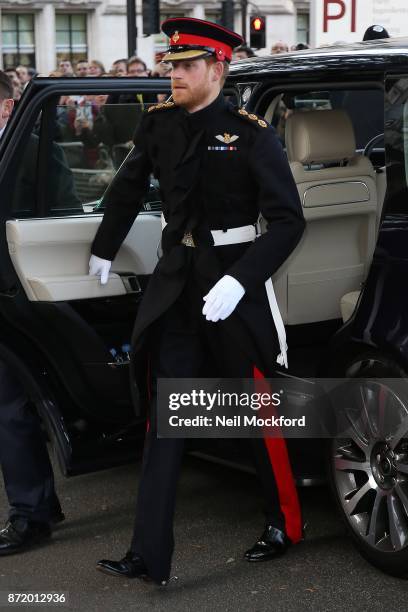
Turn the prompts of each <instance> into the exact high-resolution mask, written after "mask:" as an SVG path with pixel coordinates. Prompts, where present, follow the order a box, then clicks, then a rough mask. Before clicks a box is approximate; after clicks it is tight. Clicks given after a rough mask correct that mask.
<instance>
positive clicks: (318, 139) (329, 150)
mask: <svg viewBox="0 0 408 612" xmlns="http://www.w3.org/2000/svg"><path fill="white" fill-rule="evenodd" d="M285 141H286V150H287V154H288V159H289V161H297V162H301V163H302V164H311V163H314V162H315V163H324V162H337V161H341V160H343V159H350V158H351V157H353V156H354V155H355V154H356V139H355V136H354V129H353V124H352V123H351V119H350V117H349V116H348V114H347V113H346V112H345V111H343V110H313V111H298V112H294V113H293V114H291V115H289V117H288V118H287V120H286V129H285Z"/></svg>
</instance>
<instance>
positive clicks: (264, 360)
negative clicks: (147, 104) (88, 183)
mask: <svg viewBox="0 0 408 612" xmlns="http://www.w3.org/2000/svg"><path fill="white" fill-rule="evenodd" d="M151 173H153V174H154V176H155V177H156V178H157V179H158V181H159V184H160V190H161V198H162V202H163V212H164V216H165V219H166V221H167V226H166V227H165V229H164V231H163V235H162V249H163V256H162V257H161V259H160V260H159V262H158V264H157V266H156V268H155V270H154V272H153V274H152V277H151V279H150V281H149V284H148V287H147V289H146V292H145V295H144V298H143V300H142V303H141V305H140V308H139V312H138V315H137V318H136V324H135V330H134V344H135V345H136V346H140V340H141V337H142V333H143V332H144V331H145V330H146V329H147V327H148V326H149V325H150V323H152V322H153V321H154V320H155V319H157V317H158V316H160V314H162V313H163V312H164V311H165V310H166V309H167V308H168V307H169V306H170V305H171V304H172V303H173V302H174V301H175V299H176V298H177V296H178V295H179V294H180V292H181V289H182V287H183V285H184V281H185V278H186V275H187V271H188V263H187V262H188V261H189V260H190V259H191V258H190V254H187V250H188V249H191V248H192V247H188V246H185V245H183V244H181V239H182V237H183V235H184V232H185V231H191V233H192V235H193V238H194V241H195V243H196V245H197V248H196V249H195V253H194V258H195V274H197V276H198V277H199V278H200V283H201V286H202V290H203V295H204V292H207V291H208V290H209V289H211V287H212V286H213V285H214V284H215V282H217V280H219V279H220V278H221V277H222V276H223V275H224V274H229V275H231V276H233V277H234V278H236V279H237V280H238V281H239V282H240V283H241V284H242V285H243V287H244V288H245V290H246V293H245V295H244V297H243V298H242V300H241V301H240V302H239V304H238V306H237V308H236V310H235V311H234V312H233V313H232V315H230V317H228V318H227V319H225V320H224V321H220V322H219V323H217V324H218V325H223V326H224V327H225V328H226V329H228V330H229V331H230V332H231V333H233V334H234V337H235V338H239V339H240V340H241V344H242V347H243V350H245V351H246V352H247V353H248V355H250V356H251V358H252V359H253V360H254V364H255V365H257V366H258V367H259V368H260V369H261V371H264V372H266V371H268V373H269V375H271V370H272V369H273V368H274V367H275V365H276V364H275V359H276V355H277V353H278V352H279V346H278V342H277V334H276V331H275V328H274V324H273V320H272V317H271V313H270V310H269V305H268V302H267V298H266V291H265V285H264V283H265V281H266V280H267V279H268V278H269V277H270V276H271V275H272V274H274V273H275V272H276V270H277V269H278V268H279V267H280V266H281V265H282V263H283V262H284V261H285V260H286V259H287V257H288V256H289V254H290V253H291V252H292V250H293V249H294V247H295V246H296V244H297V243H298V241H299V240H300V238H301V236H302V233H303V230H304V226H305V221H304V218H303V213H302V208H301V203H300V200H299V195H298V191H297V188H296V184H295V182H294V179H293V177H292V174H291V171H290V167H289V164H288V161H287V158H286V155H285V153H284V151H283V149H282V146H281V144H280V142H279V140H278V138H277V136H276V133H275V130H274V128H273V127H271V126H270V125H268V124H267V123H266V122H265V121H264V120H263V119H262V118H260V117H258V116H256V115H254V114H250V113H248V112H247V111H245V110H244V109H236V108H234V107H233V106H232V105H231V104H230V103H229V102H228V101H226V100H225V98H224V96H223V93H222V92H221V93H220V95H219V96H218V97H217V98H216V100H215V101H214V102H212V103H211V104H210V105H208V106H207V107H205V108H204V109H202V110H199V111H197V112H195V113H188V112H187V111H186V110H185V109H183V108H181V107H179V106H177V105H175V104H174V103H172V102H168V103H163V104H159V105H156V106H155V107H151V108H150V109H149V111H146V112H145V113H144V115H143V117H142V120H141V122H140V125H139V127H138V129H137V131H136V134H135V136H134V148H133V150H132V151H131V153H130V154H129V156H128V157H127V159H126V160H125V162H124V163H123V165H122V166H121V167H120V169H119V170H118V172H117V174H116V176H115V178H114V179H113V181H112V183H111V185H110V187H109V188H108V190H107V192H106V194H105V196H104V203H105V206H106V211H105V214H104V217H103V220H102V223H101V225H100V227H99V230H98V232H97V235H96V237H95V240H94V242H93V245H92V253H93V254H95V255H97V256H99V257H102V258H104V259H110V260H112V259H114V257H115V255H116V253H117V251H118V249H119V247H120V245H121V244H122V241H123V240H124V238H125V237H126V235H127V233H128V231H129V229H130V227H131V226H132V223H133V222H134V220H135V217H136V215H137V214H138V212H139V210H140V209H141V206H142V199H143V197H144V196H145V195H146V192H147V189H148V186H149V176H150V174H151ZM259 213H261V214H262V216H263V217H264V218H265V219H266V221H267V224H268V225H267V232H265V233H264V234H262V236H260V237H259V238H257V239H256V240H255V241H254V242H250V243H243V244H237V245H228V246H217V247H214V246H213V240H212V236H211V233H210V230H211V229H223V230H227V229H228V228H232V227H239V226H242V225H248V224H254V223H255V222H256V221H257V219H258V215H259ZM203 305H204V302H203ZM203 316H204V315H203Z"/></svg>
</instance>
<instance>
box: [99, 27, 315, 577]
mask: <svg viewBox="0 0 408 612" xmlns="http://www.w3.org/2000/svg"><path fill="white" fill-rule="evenodd" d="M162 29H163V31H164V32H165V33H166V34H167V35H168V36H169V37H170V48H169V51H168V53H167V55H166V56H165V57H164V60H165V61H170V62H171V64H172V75H171V77H172V93H173V100H174V101H173V102H166V103H161V104H158V105H156V106H154V107H151V108H150V109H149V111H148V112H145V114H144V115H143V118H142V120H141V123H140V125H139V127H138V129H137V131H136V134H135V137H134V148H133V150H132V151H131V153H130V154H129V156H128V157H127V159H126V161H125V162H124V164H123V165H122V166H121V168H120V170H119V171H118V173H117V175H116V177H115V179H114V180H113V182H112V183H111V185H110V188H109V189H108V191H107V193H106V195H105V204H106V210H105V214H104V218H103V220H102V223H101V225H100V228H99V230H98V233H97V235H96V237H95V240H94V243H93V245H92V256H91V260H90V273H91V274H98V275H101V282H103V283H104V282H107V280H108V274H109V268H110V264H111V261H112V260H113V259H114V258H115V255H116V253H117V252H118V250H119V248H120V245H121V243H122V241H123V240H124V238H125V236H126V235H127V233H128V231H129V229H130V227H131V226H132V223H133V222H134V220H135V217H136V216H137V214H138V212H139V210H140V208H141V203H142V199H143V196H144V195H145V193H146V190H147V188H148V185H149V176H150V174H151V173H153V174H154V176H155V178H157V179H158V180H159V182H160V190H161V196H162V201H163V215H164V220H165V222H166V223H167V224H166V225H165V227H164V230H163V233H162V250H163V256H162V257H161V259H160V260H159V262H158V264H157V266H156V268H155V270H154V272H153V274H152V277H151V279H150V282H149V285H148V287H147V289H146V292H145V295H144V298H143V300H142V303H141V305H140V308H139V312H138V315H137V319H136V323H135V329H134V335H133V367H134V368H135V371H136V372H137V371H138V364H139V363H140V356H141V354H142V350H146V347H147V350H148V352H149V361H150V368H149V370H150V371H151V372H152V373H153V376H154V378H155V379H158V378H178V377H183V378H184V377H185V378H194V377H198V376H202V375H203V372H205V374H204V375H206V376H211V375H216V376H224V377H242V378H248V377H254V376H262V375H264V376H266V375H268V376H270V375H273V372H274V370H275V368H276V360H277V354H278V353H279V351H280V355H279V356H278V359H279V363H281V364H283V363H284V362H285V361H286V346H285V345H284V344H285V343H282V341H279V339H280V338H279V334H278V333H277V330H276V327H275V324H274V317H273V316H272V314H271V309H270V306H269V300H268V297H270V295H269V296H268V293H267V290H266V287H267V285H266V283H267V282H268V279H269V278H270V276H271V275H272V274H274V272H275V271H276V270H277V269H278V268H279V267H280V266H281V265H282V263H283V262H284V261H285V260H286V258H287V257H288V255H289V254H290V253H291V251H292V250H293V249H294V247H295V246H296V244H297V243H298V241H299V239H300V237H301V235H302V232H303V230H304V218H303V215H302V210H301V205H300V201H299V196H298V192H297V188H296V185H295V183H294V180H293V178H292V175H291V172H290V168H289V165H288V162H287V159H286V157H285V155H284V153H283V151H282V147H281V145H280V143H279V141H278V139H277V137H276V134H275V131H274V129H273V128H272V127H270V126H269V125H268V124H267V123H266V122H265V121H264V120H263V119H262V118H260V117H258V116H257V115H255V114H251V113H248V112H247V111H246V110H244V109H235V108H234V107H233V106H232V105H231V104H230V103H229V102H227V101H226V100H225V99H224V96H223V93H222V91H221V88H222V85H223V82H224V79H225V76H226V73H227V70H228V63H229V61H230V60H231V56H232V49H233V48H234V47H236V46H237V45H238V44H240V43H242V38H241V37H240V36H239V35H237V34H235V33H234V32H231V31H230V30H227V29H225V28H223V27H221V26H218V25H216V24H213V23H209V22H205V21H202V20H197V19H188V18H180V19H169V20H167V21H166V22H164V24H163V26H162ZM259 213H262V216H263V217H264V218H265V220H266V221H267V224H268V225H267V231H266V232H265V233H264V234H263V235H261V236H259V237H257V238H256V240H255V235H256V232H255V227H256V223H257V219H258V215H259ZM275 315H276V313H275ZM275 315H274V316H275ZM282 327H283V326H282ZM142 347H143V348H142ZM155 382H156V381H155V380H154V381H153V382H152V383H151V385H150V391H151V403H150V418H149V428H148V432H147V436H146V442H145V448H144V456H143V466H142V475H141V481H140V486H139V493H138V501H137V509H136V520H135V527H134V535H133V539H132V542H131V546H130V549H129V551H128V552H127V554H126V555H125V557H124V558H123V559H121V560H120V561H111V560H102V561H100V562H99V563H98V568H99V569H101V570H103V571H106V572H108V573H111V574H115V575H122V576H125V577H136V576H138V577H141V576H148V577H149V578H150V579H152V580H153V581H154V582H157V583H160V584H165V583H166V582H167V581H168V578H169V575H170V565H171V557H172V552H173V546H174V541H173V513H174V505H175V489H176V483H177V479H178V474H179V469H180V463H181V457H182V451H183V442H184V441H183V440H181V439H168V438H167V439H166V438H157V435H156V419H157V414H156V408H157V406H156V384H155ZM251 442H252V447H253V450H254V457H255V464H256V467H257V472H258V476H259V478H260V481H261V485H262V489H263V493H264V498H265V515H266V526H265V529H264V532H263V534H262V536H261V537H260V539H259V540H258V541H257V542H256V544H255V545H254V546H253V547H252V548H251V549H250V550H248V551H247V552H246V553H245V557H246V559H247V560H248V561H263V560H267V559H273V558H275V557H276V556H277V555H280V554H282V553H284V552H285V551H286V549H287V547H288V545H289V544H290V543H294V542H298V541H299V540H300V539H301V514H300V509H299V502H298V498H297V494H296V488H295V485H294V481H293V476H292V473H291V468H290V464H289V460H288V455H287V451H286V446H285V442H284V440H283V439H282V438H280V439H275V438H273V439H272V438H269V439H262V438H258V439H254V440H252V441H251Z"/></svg>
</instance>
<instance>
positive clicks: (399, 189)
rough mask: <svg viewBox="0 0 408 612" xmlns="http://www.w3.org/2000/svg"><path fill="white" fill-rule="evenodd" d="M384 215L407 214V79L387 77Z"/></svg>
mask: <svg viewBox="0 0 408 612" xmlns="http://www.w3.org/2000/svg"><path fill="white" fill-rule="evenodd" d="M385 147H386V157H387V212H388V213H403V214H405V213H406V207H407V206H406V202H407V196H408V77H402V78H400V77H389V78H388V79H387V81H386V96H385Z"/></svg>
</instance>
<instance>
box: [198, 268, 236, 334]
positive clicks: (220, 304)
mask: <svg viewBox="0 0 408 612" xmlns="http://www.w3.org/2000/svg"><path fill="white" fill-rule="evenodd" d="M244 293H245V289H244V288H243V286H242V285H241V283H239V282H238V281H237V280H236V279H235V278H233V277H232V276H229V275H228V274H226V275H225V276H223V277H222V278H221V279H220V280H219V281H218V282H217V283H215V285H214V287H213V288H212V289H211V290H210V291H209V292H208V293H207V295H205V296H204V298H203V299H204V301H205V304H204V308H203V315H205V318H206V319H207V321H213V322H214V323H216V322H217V321H219V320H220V319H221V320H222V321H223V320H224V319H226V318H227V317H229V316H230V314H231V313H232V311H233V310H235V307H236V305H237V304H238V302H239V300H240V299H241V298H242V297H243V295H244Z"/></svg>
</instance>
